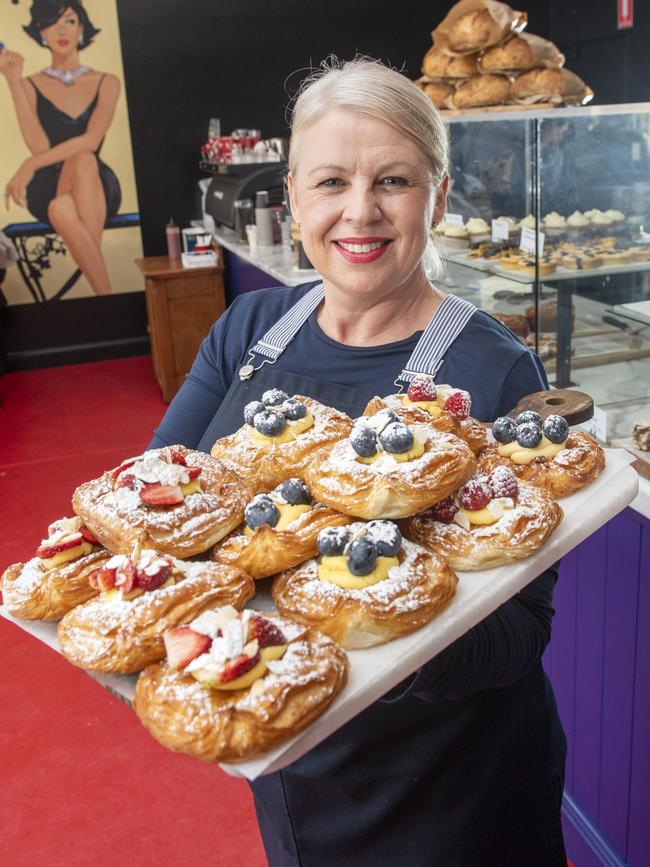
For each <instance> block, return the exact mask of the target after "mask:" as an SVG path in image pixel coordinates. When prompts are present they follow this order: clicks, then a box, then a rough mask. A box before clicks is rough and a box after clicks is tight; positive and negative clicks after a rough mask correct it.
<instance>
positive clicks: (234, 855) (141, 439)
mask: <svg viewBox="0 0 650 867" xmlns="http://www.w3.org/2000/svg"><path fill="white" fill-rule="evenodd" d="M0 397H1V398H2V405H1V406H0V491H1V492H2V495H1V496H0V526H1V527H2V533H1V534H0V570H2V569H4V568H5V567H6V566H7V565H9V564H10V563H13V562H15V561H17V560H21V559H26V558H28V557H30V556H32V552H33V550H34V548H35V546H36V545H37V543H38V542H39V540H40V539H41V538H42V536H43V535H44V533H45V529H46V527H47V524H48V523H50V522H51V521H52V520H54V519H55V518H58V517H61V516H62V515H64V514H71V510H70V496H71V494H72V491H73V490H74V488H75V487H76V485H78V484H79V483H80V482H82V481H85V480H86V479H89V478H93V477H94V476H96V475H99V474H100V473H101V472H102V471H103V470H104V469H106V468H107V467H110V466H114V465H115V464H116V463H118V462H119V460H120V459H121V458H122V457H126V456H130V455H132V454H137V453H138V452H139V451H140V450H141V449H142V448H144V447H145V446H146V444H147V442H148V441H149V438H150V436H151V431H152V428H153V427H154V426H155V424H156V423H157V421H158V419H159V418H160V417H161V415H162V413H163V412H164V410H165V404H164V403H163V402H162V399H161V397H160V392H159V390H158V387H157V384H156V382H155V380H154V378H153V371H152V368H151V359H150V358H149V357H148V356H145V357H138V358H129V359H120V360H118V361H111V362H98V363H95V364H87V365H71V366H68V367H58V368H52V369H47V370H38V371H29V372H24V373H13V374H9V375H7V376H5V377H3V378H2V379H0ZM0 659H1V660H2V675H0V685H1V686H0V757H1V759H0V769H1V771H0V774H1V776H0V781H1V784H0V864H2V865H6V867H42V865H47V867H89V865H93V867H115V865H118V864H119V865H124V867H153V865H162V867H184V865H196V864H210V865H213V864H216V865H221V864H223V865H226V864H228V865H230V867H261V865H264V864H265V863H266V861H265V858H264V854H263V850H262V845H261V841H260V837H259V833H258V831H257V826H256V824H255V816H254V812H253V807H252V800H251V796H250V793H249V790H248V787H247V785H246V784H245V783H244V782H242V781H239V780H235V779H233V778H231V777H228V776H227V775H226V774H224V773H223V772H222V771H221V770H220V769H219V768H216V767H212V766H210V765H207V764H203V763H201V762H199V761H195V760H192V759H190V758H189V757H186V756H180V755H176V754H175V753H171V752H169V751H167V750H165V749H163V748H162V747H160V746H159V745H158V744H157V743H156V742H155V741H153V740H152V739H151V738H150V737H149V735H148V734H147V733H146V732H145V731H144V729H143V728H142V727H141V726H140V724H139V723H138V721H137V719H136V718H135V716H134V715H133V714H132V712H131V711H130V710H129V708H128V707H126V706H125V705H123V704H122V703H121V702H120V701H118V700H117V699H115V698H114V697H113V696H111V695H110V694H109V693H107V692H106V691H105V690H103V689H102V688H101V687H99V686H98V685H97V684H95V683H94V682H93V681H91V680H90V678H89V677H88V676H87V675H85V674H84V673H83V672H82V671H80V670H78V669H75V668H73V666H71V665H69V664H68V663H67V662H65V661H64V660H63V659H62V658H61V657H59V656H58V655H57V654H55V653H54V652H53V651H51V650H49V649H48V648H47V647H45V646H44V645H42V644H40V643H39V642H38V641H36V640H35V639H33V638H31V637H29V636H27V635H26V634H24V633H22V632H21V631H20V630H19V629H17V628H16V627H14V626H13V625H11V624H9V623H7V622H6V621H4V620H1V619H0Z"/></svg>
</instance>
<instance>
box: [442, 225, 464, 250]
mask: <svg viewBox="0 0 650 867" xmlns="http://www.w3.org/2000/svg"><path fill="white" fill-rule="evenodd" d="M441 242H442V246H443V248H444V249H446V250H467V249H468V248H469V232H468V231H467V229H466V228H465V226H456V225H454V224H449V225H446V226H445V228H444V230H443V232H442V237H441Z"/></svg>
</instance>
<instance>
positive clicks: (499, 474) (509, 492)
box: [488, 467, 519, 500]
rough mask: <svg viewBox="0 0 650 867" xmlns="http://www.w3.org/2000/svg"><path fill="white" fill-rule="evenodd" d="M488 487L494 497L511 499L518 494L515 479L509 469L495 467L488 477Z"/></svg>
mask: <svg viewBox="0 0 650 867" xmlns="http://www.w3.org/2000/svg"><path fill="white" fill-rule="evenodd" d="M488 485H489V486H490V490H491V491H492V496H494V497H511V498H512V499H513V500H514V499H515V498H516V496H517V494H518V493H519V485H518V483H517V477H516V476H515V474H514V473H513V472H512V470H511V469H510V468H509V467H495V468H494V469H493V470H492V472H491V473H490V475H489V476H488Z"/></svg>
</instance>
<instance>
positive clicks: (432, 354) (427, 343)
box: [395, 295, 476, 388]
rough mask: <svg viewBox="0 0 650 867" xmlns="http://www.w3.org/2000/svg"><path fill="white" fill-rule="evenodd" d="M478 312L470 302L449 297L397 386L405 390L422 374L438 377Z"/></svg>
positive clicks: (419, 341) (412, 354) (444, 299)
mask: <svg viewBox="0 0 650 867" xmlns="http://www.w3.org/2000/svg"><path fill="white" fill-rule="evenodd" d="M475 312H476V307H475V306H474V305H473V304H472V303H471V302H470V301H465V300H464V299H462V298H457V297H456V296H455V295H446V296H445V297H444V298H443V301H442V304H441V305H440V307H439V308H438V309H437V310H436V312H435V313H434V315H433V316H432V318H431V320H430V321H429V324H428V325H427V327H426V328H425V329H424V331H423V332H422V337H420V339H419V340H418V343H417V346H416V347H415V349H414V350H413V352H412V353H411V357H410V358H409V360H408V361H407V362H406V366H405V368H404V370H402V372H401V373H400V375H399V376H398V377H397V379H396V380H395V385H397V386H399V387H400V388H403V387H404V386H405V385H408V383H409V382H411V381H412V380H413V379H415V377H416V376H417V375H418V374H424V375H426V376H431V377H435V376H436V374H437V372H438V370H439V369H440V366H441V364H442V361H443V358H444V355H445V353H446V352H447V350H448V349H449V347H450V346H451V344H452V343H453V342H454V340H455V339H456V338H457V337H458V335H459V334H460V332H461V331H462V330H463V328H464V327H465V326H466V325H467V323H468V322H469V320H470V319H471V317H472V316H473V315H474V313H475Z"/></svg>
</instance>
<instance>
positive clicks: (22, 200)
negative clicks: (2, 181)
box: [5, 159, 34, 210]
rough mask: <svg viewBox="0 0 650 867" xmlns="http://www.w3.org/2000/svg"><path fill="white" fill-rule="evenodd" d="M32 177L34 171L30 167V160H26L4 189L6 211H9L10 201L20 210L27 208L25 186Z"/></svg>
mask: <svg viewBox="0 0 650 867" xmlns="http://www.w3.org/2000/svg"><path fill="white" fill-rule="evenodd" d="M33 177H34V169H33V168H32V165H31V159H27V160H25V162H24V163H23V164H22V165H21V167H20V168H19V169H18V171H17V172H16V174H15V175H14V176H13V178H12V179H11V180H10V181H9V183H8V184H7V186H6V187H5V203H6V205H7V210H9V206H10V204H11V200H12V199H13V200H14V202H15V203H16V204H17V205H20V207H21V208H26V207H27V185H28V184H29V182H30V181H31V179H32V178H33Z"/></svg>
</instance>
